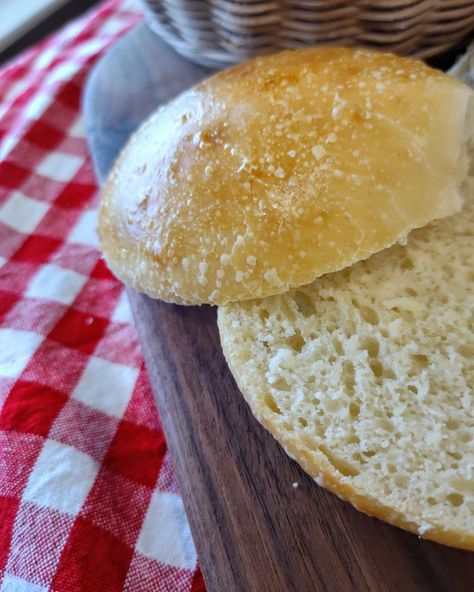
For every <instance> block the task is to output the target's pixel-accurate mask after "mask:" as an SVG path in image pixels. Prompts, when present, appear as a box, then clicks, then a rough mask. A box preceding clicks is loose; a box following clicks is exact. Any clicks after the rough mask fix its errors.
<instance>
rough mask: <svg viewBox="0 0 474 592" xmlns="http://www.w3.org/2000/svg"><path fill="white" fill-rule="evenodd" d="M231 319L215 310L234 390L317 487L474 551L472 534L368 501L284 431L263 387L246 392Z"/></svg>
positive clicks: (402, 525) (425, 534)
mask: <svg viewBox="0 0 474 592" xmlns="http://www.w3.org/2000/svg"><path fill="white" fill-rule="evenodd" d="M230 318H231V315H228V314H226V312H222V309H220V308H219V309H218V325H219V334H220V338H221V343H222V350H223V353H224V356H225V358H226V361H227V364H228V366H229V369H230V371H231V372H232V374H233V376H234V378H235V380H236V382H237V386H238V387H239V389H240V391H241V392H242V394H243V396H244V398H245V400H246V401H247V403H248V405H249V407H250V409H251V410H252V413H253V415H254V416H255V417H256V419H257V420H258V421H259V423H261V424H262V426H263V427H264V428H265V429H266V430H268V431H269V432H270V433H271V434H272V436H273V437H274V438H275V439H276V440H277V442H278V443H279V444H280V445H281V446H282V447H283V449H284V450H285V452H286V453H287V454H288V456H290V457H291V458H292V459H293V460H295V461H296V462H297V463H298V464H299V465H300V466H301V467H302V468H303V469H304V471H305V472H306V473H308V474H309V475H310V476H311V477H312V478H313V479H314V480H315V481H316V483H317V484H318V485H319V486H321V487H324V488H325V489H327V490H328V491H331V492H332V493H334V494H336V495H337V496H338V497H339V498H340V499H342V500H343V501H346V502H349V503H350V504H351V505H353V506H354V507H355V508H356V509H357V510H359V511H361V512H364V513H365V514H368V515H369V516H374V517H376V518H379V519H380V520H383V521H384V522H388V523H389V524H392V525H393V526H397V527H399V528H403V529H404V530H408V531H410V532H412V533H414V534H416V535H418V536H420V538H424V539H428V540H431V541H435V542H437V543H441V544H443V545H449V546H451V547H456V548H459V549H465V550H467V551H474V534H468V533H466V532H459V531H458V530H454V529H449V528H445V529H443V528H441V527H440V526H438V525H430V528H427V529H426V527H425V526H424V525H423V524H422V523H421V522H420V521H419V520H417V519H416V518H412V519H410V518H409V517H407V516H406V515H405V514H403V513H402V512H400V511H398V510H396V509H395V508H393V507H389V506H387V505H385V504H383V503H382V502H381V500H380V499H377V498H375V497H369V496H368V495H367V492H366V491H361V490H359V489H358V488H357V487H356V486H355V485H354V483H353V482H351V481H350V479H348V478H346V477H344V476H343V475H342V474H341V473H340V472H338V471H337V470H335V467H334V466H333V465H332V464H331V463H330V462H329V461H328V459H327V458H326V457H325V456H324V454H322V453H321V452H318V451H317V450H313V449H309V448H308V447H307V446H306V445H305V443H304V442H303V441H302V440H301V438H295V437H292V435H291V432H289V431H288V430H287V429H284V428H283V427H282V425H281V424H280V423H278V422H277V421H275V420H274V417H275V416H274V415H273V414H272V413H271V411H269V409H268V407H267V406H266V405H265V404H264V402H263V399H264V396H263V395H262V393H263V391H264V389H265V387H264V386H263V385H262V388H261V389H260V391H261V392H254V391H253V390H250V389H249V385H248V384H247V381H246V379H245V377H246V373H245V371H244V369H243V367H242V364H241V361H240V360H239V357H238V356H234V353H235V347H234V344H233V343H232V340H231V335H232V334H233V333H234V331H233V330H232V328H231V327H230V325H229V322H230Z"/></svg>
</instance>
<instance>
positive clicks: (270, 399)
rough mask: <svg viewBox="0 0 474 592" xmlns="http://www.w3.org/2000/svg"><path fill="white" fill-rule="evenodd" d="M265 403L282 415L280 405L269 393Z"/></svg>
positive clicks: (271, 409)
mask: <svg viewBox="0 0 474 592" xmlns="http://www.w3.org/2000/svg"><path fill="white" fill-rule="evenodd" d="M265 405H266V406H267V407H268V408H269V409H270V411H273V413H277V414H278V415H281V410H280V407H278V405H277V403H276V401H275V399H274V398H273V397H272V396H271V395H270V394H269V393H267V394H266V395H265Z"/></svg>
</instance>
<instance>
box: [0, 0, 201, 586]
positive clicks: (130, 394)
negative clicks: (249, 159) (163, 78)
mask: <svg viewBox="0 0 474 592" xmlns="http://www.w3.org/2000/svg"><path fill="white" fill-rule="evenodd" d="M140 18H141V17H140V15H139V14H138V13H137V12H136V11H134V10H132V9H130V8H127V7H126V5H125V4H124V3H123V2H121V1H119V0H112V1H109V2H106V3H105V4H102V5H101V7H100V8H99V9H98V10H96V11H94V12H92V13H90V14H88V15H86V16H85V17H83V18H81V19H79V20H77V21H76V22H74V23H72V24H71V25H69V26H67V27H66V28H65V29H63V30H62V31H61V32H60V33H59V34H56V35H55V36H53V37H52V38H50V39H48V40H46V41H45V42H43V43H41V44H40V45H38V46H37V47H35V48H34V49H33V50H30V51H28V52H27V53H26V54H24V55H23V56H21V57H20V58H19V59H17V60H16V61H15V62H13V63H11V64H10V65H9V66H8V67H6V68H5V69H4V70H3V71H0V592H7V591H8V592H46V591H51V592H76V591H77V592H117V591H119V590H127V591H130V592H153V591H178V592H181V591H185V590H186V591H192V592H198V591H203V590H204V584H203V581H202V577H201V574H200V571H199V568H198V567H197V559H196V552H195V549H194V544H193V541H192V538H191V534H190V531H189V526H188V523H187V520H186V516H185V513H184V510H183V503H182V499H181V497H180V494H179V491H178V488H177V484H176V481H175V477H174V473H173V468H172V466H171V463H170V458H169V455H168V452H167V448H166V442H165V440H164V437H163V432H162V429H161V427H160V423H159V418H158V415H157V413H156V410H155V406H154V400H153V394H152V392H151V390H150V385H149V382H148V378H147V375H146V372H145V369H144V364H143V358H142V354H141V351H140V347H139V344H138V341H137V335H136V332H135V328H134V327H133V325H132V322H131V316H130V310H129V306H128V301H127V298H126V295H125V292H124V288H123V286H122V285H121V284H120V283H119V282H118V281H117V280H116V279H115V278H114V277H113V276H112V275H111V274H110V272H109V271H108V270H107V268H106V266H105V265H104V262H103V260H102V259H101V257H100V253H99V251H98V249H97V237H96V233H95V224H96V206H97V198H96V184H95V179H94V174H93V170H92V166H91V161H90V158H89V156H88V154H87V149H86V143H85V140H84V135H83V131H82V126H81V119H80V112H79V103H80V97H81V90H82V87H83V84H84V81H85V78H86V77H87V74H88V71H89V69H90V67H91V65H92V64H93V63H94V61H95V60H96V59H97V57H98V56H99V55H101V54H102V53H103V52H104V50H106V49H107V48H108V47H109V46H110V45H111V44H112V43H113V42H114V40H115V39H116V38H117V37H118V36H120V35H122V34H123V33H124V32H126V31H127V30H128V29H129V28H130V27H132V26H133V25H134V24H135V23H137V22H138V20H139V19H140Z"/></svg>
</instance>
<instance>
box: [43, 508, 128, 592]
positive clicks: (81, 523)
mask: <svg viewBox="0 0 474 592" xmlns="http://www.w3.org/2000/svg"><path fill="white" fill-rule="evenodd" d="M132 556H133V550H132V549H131V548H130V547H129V546H128V545H126V544H125V543H124V542H122V541H121V540H120V539H119V538H118V537H116V536H113V535H112V534H110V533H109V532H107V531H105V530H104V529H102V528H100V527H98V526H95V525H94V524H91V523H90V521H89V520H87V519H86V518H82V517H79V518H77V519H76V522H75V524H74V526H73V528H72V531H71V534H70V536H69V539H68V541H67V543H66V546H65V548H64V551H63V553H62V555H61V559H60V562H59V565H58V568H57V570H56V575H55V576H54V579H53V584H52V589H53V590H54V592H71V591H72V590H78V591H79V590H80V592H98V591H100V592H118V591H119V590H122V589H123V585H124V583H125V579H126V577H127V572H128V567H129V565H130V561H131V560H132ZM136 590H137V591H138V588H136Z"/></svg>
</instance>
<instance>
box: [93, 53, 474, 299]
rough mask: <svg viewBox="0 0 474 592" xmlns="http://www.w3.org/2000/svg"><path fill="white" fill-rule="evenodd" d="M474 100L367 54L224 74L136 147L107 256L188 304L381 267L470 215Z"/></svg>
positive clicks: (108, 191)
mask: <svg viewBox="0 0 474 592" xmlns="http://www.w3.org/2000/svg"><path fill="white" fill-rule="evenodd" d="M470 100H472V91H471V90H470V89H469V88H468V87H467V86H464V85H463V84H461V83H459V82H457V81H456V80H454V79H452V78H451V77H449V76H447V75H445V74H443V73H441V72H438V71H435V70H432V69H430V68H429V67H427V66H426V65H424V64H423V63H421V62H418V61H415V60H412V59H408V58H400V57H397V56H394V55H391V54H380V53H376V52H371V51H368V50H360V49H348V48H318V49H304V50H296V51H286V52H282V53H279V54H275V55H272V56H265V57H260V58H257V59H255V60H252V61H250V62H248V63H246V64H243V65H240V66H237V67H235V68H232V69H230V70H227V71H224V72H221V73H219V74H217V75H215V76H213V77H212V78H209V79H208V80H206V81H204V82H203V83H201V84H200V85H198V86H197V87H195V88H193V89H191V90H189V91H187V92H185V93H184V94H182V95H180V96H179V97H178V98H177V99H175V100H174V101H172V102H171V103H169V104H168V105H167V106H165V107H164V108H161V109H159V110H158V111H157V112H156V113H155V114H154V115H153V116H152V117H151V118H150V119H148V120H147V121H146V122H145V123H144V124H143V125H142V126H141V127H140V129H139V130H138V131H137V132H136V133H135V134H134V136H133V137H132V138H131V140H130V142H129V143H128V144H127V146H126V147H125V149H124V150H123V152H122V154H121V156H120V157H119V159H118V161H117V163H116V164H115V166H114V168H113V170H112V172H111V174H110V176H109V179H108V181H107V183H106V185H105V187H104V190H103V193H102V204H101V211H100V223H99V234H100V239H101V245H102V250H103V253H104V256H105V259H106V261H107V263H108V265H109V267H110V268H111V270H112V271H113V272H114V273H115V274H116V275H117V276H118V277H119V278H120V279H122V280H123V281H125V282H126V283H128V284H130V285H132V286H133V287H135V288H136V289H138V290H140V291H142V292H145V293H147V294H149V295H150V296H152V297H156V298H160V299H163V300H166V301H170V302H176V303H180V304H201V303H211V304H225V303H228V302H234V301H241V300H246V299H251V298H257V297H265V296H270V295H273V294H280V293H283V292H285V291H286V290H288V289H289V288H291V287H297V286H300V285H303V284H307V283H309V282H311V281H313V280H314V279H315V278H317V277H319V276H321V275H323V274H326V273H328V272H333V271H336V270H339V269H343V268H345V267H347V266H349V265H351V264H353V263H355V262H357V261H360V260H363V259H366V258H367V257H369V256H370V255H372V254H373V253H376V252H378V251H380V250H381V249H384V248H386V247H388V246H390V245H392V244H394V243H395V242H397V241H403V240H405V238H406V236H407V234H408V233H409V232H410V231H411V230H413V229H415V228H419V227H422V226H425V225H426V224H428V223H429V222H431V221H433V220H435V219H438V218H443V217H445V216H449V215H451V214H454V213H455V212H457V211H458V210H459V209H460V207H461V204H462V195H461V193H462V192H461V185H462V183H463V180H464V179H465V177H466V175H467V169H468V166H469V158H468V152H467V144H468V141H469V138H470V135H471V134H472V128H469V126H468V125H467V117H468V110H469V107H468V105H469V102H470ZM468 129H469V132H468Z"/></svg>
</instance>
